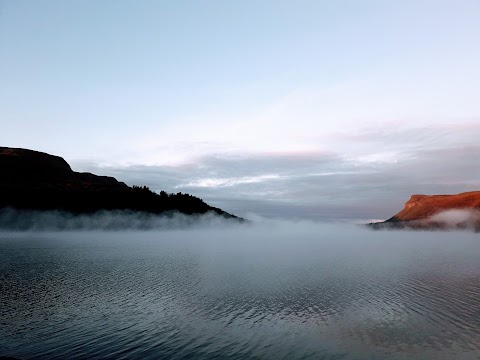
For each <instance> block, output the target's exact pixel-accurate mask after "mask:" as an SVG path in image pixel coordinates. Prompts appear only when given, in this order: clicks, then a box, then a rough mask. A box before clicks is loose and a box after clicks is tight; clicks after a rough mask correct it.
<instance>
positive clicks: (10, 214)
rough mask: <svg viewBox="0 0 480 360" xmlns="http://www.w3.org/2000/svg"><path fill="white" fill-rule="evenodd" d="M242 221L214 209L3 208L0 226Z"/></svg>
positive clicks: (131, 226) (150, 226)
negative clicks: (163, 211)
mask: <svg viewBox="0 0 480 360" xmlns="http://www.w3.org/2000/svg"><path fill="white" fill-rule="evenodd" d="M240 224H241V223H240V222H239V221H238V220H235V219H226V218H224V217H221V216H219V215H218V214H216V213H214V212H208V213H206V214H195V215H185V214H182V213H178V212H171V213H166V214H151V213H145V212H135V211H129V210H113V211H99V212H96V213H93V214H72V213H68V212H63V211H58V210H53V211H34V210H15V209H1V210H0V229H2V230H9V231H74V230H106V231H120V230H162V229H165V230H168V229H185V228H205V227H225V226H238V225H240Z"/></svg>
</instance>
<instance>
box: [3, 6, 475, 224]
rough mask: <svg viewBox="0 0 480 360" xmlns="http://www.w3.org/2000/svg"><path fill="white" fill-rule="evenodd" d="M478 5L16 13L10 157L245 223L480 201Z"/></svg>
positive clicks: (8, 37)
mask: <svg viewBox="0 0 480 360" xmlns="http://www.w3.org/2000/svg"><path fill="white" fill-rule="evenodd" d="M479 18H480V3H479V2H478V1H466V0H463V1H423V0H416V1H396V2H395V1H241V2H240V1H237V2H233V1H68V2H67V1H41V2H40V1H37V2H35V1H1V2H0V76H1V79H2V81H1V83H2V86H0V123H1V128H2V131H1V132H0V143H1V145H3V146H12V147H25V148H31V149H36V150H40V151H45V152H48V153H53V154H58V155H61V156H63V157H64V158H65V159H66V160H67V161H69V162H70V163H71V164H72V165H73V167H74V168H75V169H76V170H78V171H94V172H96V173H99V174H109V175H115V176H116V177H117V178H119V179H120V180H124V181H126V182H128V183H136V184H144V183H146V184H148V185H149V186H151V187H152V188H154V189H158V190H159V189H164V188H165V189H166V190H167V191H188V192H190V193H192V194H195V195H198V196H201V197H203V198H205V200H206V201H208V202H209V203H212V204H214V205H218V206H223V207H226V209H227V210H230V211H235V212H238V213H241V214H243V215H244V214H247V213H249V212H253V213H260V214H262V215H266V216H285V217H289V216H300V217H310V218H324V217H330V218H331V217H347V218H355V217H357V218H365V217H387V216H389V215H391V214H390V212H392V211H396V210H397V209H398V208H399V207H401V205H402V203H403V202H404V201H406V200H407V198H408V196H409V195H410V194H411V193H418V192H427V193H434V192H461V191H467V190H473V189H478V188H480V184H479V183H480V180H479V179H480V173H479V171H478V170H476V168H478V161H477V157H478V156H477V155H479V154H480V153H479V150H480V148H479V146H478V145H477V142H478V141H477V139H478V138H479V136H480V101H479V98H480V96H479V94H480V69H479V68H480V65H479V64H480V46H479V45H478V39H479V38H480V24H479V22H478V19H479Z"/></svg>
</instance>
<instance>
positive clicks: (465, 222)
mask: <svg viewBox="0 0 480 360" xmlns="http://www.w3.org/2000/svg"><path fill="white" fill-rule="evenodd" d="M369 225H370V226H372V227H373V228H375V229H383V228H413V229H451V228H458V229H464V228H472V229H474V230H477V231H478V230H480V191H472V192H465V193H461V194H456V195H412V197H411V198H410V200H408V201H407V202H406V203H405V207H404V209H403V210H402V211H400V212H399V213H397V214H396V215H394V216H392V217H391V218H390V219H388V220H387V221H384V222H380V223H374V224H369Z"/></svg>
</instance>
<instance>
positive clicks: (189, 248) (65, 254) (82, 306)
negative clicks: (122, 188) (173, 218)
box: [0, 222, 480, 360]
mask: <svg viewBox="0 0 480 360" xmlns="http://www.w3.org/2000/svg"><path fill="white" fill-rule="evenodd" d="M0 260H1V261H0V356H12V357H15V358H17V359H31V358H35V359H75V358H83V359H85V358H89V359H95V358H98V359H100V358H102V359H108V358H110V359H121V358H125V359H127V358H128V359H132V358H142V359H161V358H168V359H215V358H217V359H449V360H450V359H478V358H479V356H480V235H479V234H475V233H470V232H413V231H371V230H368V229H364V228H362V227H359V226H355V225H349V224H315V223H308V222H298V223H286V222H285V223H282V222H270V223H263V224H256V225H243V226H231V227H228V226H222V227H218V228H216V227H203V228H194V229H190V230H188V229H187V230H181V229H176V230H165V231H162V230H156V231H104V232H102V231H82V232H2V233H0Z"/></svg>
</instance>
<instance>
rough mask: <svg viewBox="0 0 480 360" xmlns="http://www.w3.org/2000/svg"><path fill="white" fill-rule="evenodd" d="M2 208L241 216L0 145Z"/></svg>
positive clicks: (189, 198)
mask: <svg viewBox="0 0 480 360" xmlns="http://www.w3.org/2000/svg"><path fill="white" fill-rule="evenodd" d="M0 208H14V209H19V210H23V209H24V210H62V211H66V212H70V213H74V214H80V213H82V214H83V213H94V212H97V211H100V210H131V211H142V212H147V213H154V214H161V213H166V212H180V213H183V214H188V215H191V214H205V213H207V212H213V213H216V214H218V215H220V216H222V217H225V218H231V219H237V220H243V219H241V218H238V217H236V216H234V215H231V214H229V213H227V212H225V211H223V210H221V209H218V208H215V207H212V206H209V205H208V204H206V203H205V202H203V201H202V200H201V199H199V198H197V197H194V196H191V195H188V194H182V193H177V194H168V193H166V192H164V191H161V192H160V193H159V194H157V193H155V192H153V191H151V190H150V189H148V188H147V187H145V186H143V187H142V186H133V187H130V186H128V185H126V184H125V183H123V182H120V181H118V180H116V179H115V178H113V177H109V176H99V175H94V174H91V173H79V172H75V171H73V170H72V169H71V168H70V165H68V163H67V162H66V161H65V160H64V159H63V158H61V157H59V156H54V155H49V154H46V153H42V152H38V151H33V150H27V149H19V148H7V147H0Z"/></svg>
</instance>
